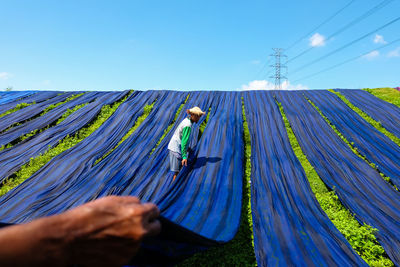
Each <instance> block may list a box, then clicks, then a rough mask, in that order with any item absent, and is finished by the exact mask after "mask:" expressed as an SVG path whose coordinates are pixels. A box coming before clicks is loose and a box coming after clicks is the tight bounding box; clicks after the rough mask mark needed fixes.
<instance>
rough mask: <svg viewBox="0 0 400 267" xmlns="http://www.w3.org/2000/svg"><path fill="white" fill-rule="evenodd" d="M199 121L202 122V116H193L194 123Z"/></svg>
mask: <svg viewBox="0 0 400 267" xmlns="http://www.w3.org/2000/svg"><path fill="white" fill-rule="evenodd" d="M199 120H200V116H197V115H192V121H193V122H198V121H199Z"/></svg>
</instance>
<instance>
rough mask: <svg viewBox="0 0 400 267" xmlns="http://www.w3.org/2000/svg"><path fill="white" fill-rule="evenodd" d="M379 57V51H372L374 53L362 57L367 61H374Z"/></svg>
mask: <svg viewBox="0 0 400 267" xmlns="http://www.w3.org/2000/svg"><path fill="white" fill-rule="evenodd" d="M378 56H379V51H377V50H374V51H372V52H370V53H368V54H366V55H364V56H362V57H363V58H365V59H368V60H372V59H374V58H376V57H378Z"/></svg>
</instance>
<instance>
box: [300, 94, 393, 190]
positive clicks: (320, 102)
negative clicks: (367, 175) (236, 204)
mask: <svg viewBox="0 0 400 267" xmlns="http://www.w3.org/2000/svg"><path fill="white" fill-rule="evenodd" d="M304 94H305V96H306V97H307V98H309V99H310V100H311V101H312V102H313V103H314V104H315V105H316V106H318V108H319V109H320V110H321V112H322V113H323V114H324V116H326V117H327V118H328V120H329V121H330V122H331V123H332V124H333V125H335V127H336V128H337V129H338V130H339V132H341V133H342V134H343V135H344V137H346V139H347V140H348V141H349V142H351V143H352V144H353V145H354V146H355V147H356V148H357V150H358V152H359V153H361V154H362V155H363V156H365V157H366V158H367V159H368V161H370V162H372V163H374V164H375V166H376V168H377V169H378V170H379V171H380V172H382V173H383V174H385V175H386V176H388V177H390V178H391V180H392V182H393V183H394V184H395V185H396V186H397V187H398V188H400V147H399V146H398V145H397V144H396V143H394V142H393V141H392V140H390V139H389V138H388V137H387V136H386V135H384V134H383V133H381V132H380V131H378V130H377V129H375V127H373V126H372V125H371V124H369V123H368V122H366V121H365V120H364V119H363V118H362V117H360V116H359V115H358V114H357V113H356V112H355V111H353V110H352V109H351V108H350V107H348V106H347V105H346V103H344V102H343V101H342V100H341V99H340V98H339V97H338V96H336V95H334V94H333V93H331V92H329V91H313V92H305V93H304Z"/></svg>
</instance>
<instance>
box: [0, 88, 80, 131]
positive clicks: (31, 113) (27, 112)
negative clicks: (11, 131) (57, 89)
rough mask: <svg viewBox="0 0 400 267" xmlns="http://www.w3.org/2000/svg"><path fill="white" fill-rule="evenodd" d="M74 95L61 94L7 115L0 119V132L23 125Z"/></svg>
mask: <svg viewBox="0 0 400 267" xmlns="http://www.w3.org/2000/svg"><path fill="white" fill-rule="evenodd" d="M73 94H74V93H63V94H61V95H57V96H55V97H52V98H50V99H48V100H46V101H43V102H40V103H36V104H32V105H30V106H28V107H25V108H23V109H20V110H17V111H15V112H13V113H10V114H7V115H6V116H4V117H2V118H1V121H0V132H2V131H5V130H6V129H8V128H10V127H12V126H13V125H15V124H17V123H23V122H25V121H26V120H29V119H31V118H34V117H35V116H37V115H39V114H40V113H42V112H43V111H44V110H45V109H46V108H47V107H49V106H51V105H55V104H57V103H59V102H63V101H65V100H66V99H67V98H68V97H70V96H72V95H73Z"/></svg>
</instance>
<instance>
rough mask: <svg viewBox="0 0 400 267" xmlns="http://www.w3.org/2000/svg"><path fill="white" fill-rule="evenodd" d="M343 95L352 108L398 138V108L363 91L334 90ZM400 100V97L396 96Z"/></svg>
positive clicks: (399, 111)
mask: <svg viewBox="0 0 400 267" xmlns="http://www.w3.org/2000/svg"><path fill="white" fill-rule="evenodd" d="M335 91H338V92H339V93H341V94H343V95H344V96H345V97H346V98H347V99H348V100H349V101H350V102H351V103H352V104H353V105H354V106H356V107H358V108H359V109H361V110H362V111H364V112H365V113H367V114H368V116H370V117H371V118H373V119H374V120H376V121H378V122H380V123H381V125H382V126H383V127H384V128H385V129H386V130H388V131H389V132H391V133H393V134H394V135H396V136H397V137H398V138H400V127H399V125H400V108H398V107H397V106H396V105H393V104H391V103H389V102H386V101H383V100H382V99H379V98H377V97H375V96H374V95H372V94H370V93H368V92H366V91H363V90H346V89H340V90H335ZM398 97H399V98H400V96H398Z"/></svg>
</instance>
